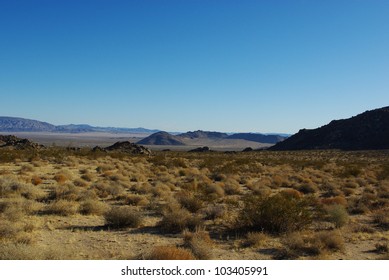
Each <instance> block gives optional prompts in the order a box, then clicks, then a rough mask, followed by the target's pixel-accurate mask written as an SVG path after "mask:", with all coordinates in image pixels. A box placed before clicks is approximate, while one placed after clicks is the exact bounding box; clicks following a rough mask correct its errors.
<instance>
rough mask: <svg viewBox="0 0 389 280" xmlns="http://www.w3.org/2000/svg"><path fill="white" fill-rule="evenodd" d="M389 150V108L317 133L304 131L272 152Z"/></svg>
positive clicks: (338, 123) (334, 122)
mask: <svg viewBox="0 0 389 280" xmlns="http://www.w3.org/2000/svg"><path fill="white" fill-rule="evenodd" d="M314 149H341V150H377V149H389V107H384V108H380V109H375V110H371V111H366V112H364V113H362V114H359V115H357V116H354V117H352V118H349V119H343V120H334V121H332V122H330V123H329V124H327V125H324V126H322V127H320V128H316V129H301V130H300V131H299V132H298V133H297V134H295V135H292V136H291V137H289V138H288V139H286V140H285V141H283V142H280V143H278V144H276V145H275V146H273V147H271V148H270V150H314Z"/></svg>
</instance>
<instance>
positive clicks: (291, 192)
mask: <svg viewBox="0 0 389 280" xmlns="http://www.w3.org/2000/svg"><path fill="white" fill-rule="evenodd" d="M280 193H281V194H282V195H283V196H286V197H291V198H295V199H300V198H302V197H303V194H302V193H301V192H299V191H298V190H295V189H291V188H288V189H283V190H282V191H281V192H280Z"/></svg>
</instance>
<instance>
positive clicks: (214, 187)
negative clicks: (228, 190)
mask: <svg viewBox="0 0 389 280" xmlns="http://www.w3.org/2000/svg"><path fill="white" fill-rule="evenodd" d="M204 192H205V194H207V195H208V197H209V198H211V199H215V198H219V197H223V196H224V189H223V187H222V186H220V185H219V184H211V185H208V186H207V187H205V188H204Z"/></svg>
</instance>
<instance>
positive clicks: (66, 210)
mask: <svg viewBox="0 0 389 280" xmlns="http://www.w3.org/2000/svg"><path fill="white" fill-rule="evenodd" d="M79 206H80V205H79V204H78V203H77V202H76V201H69V200H64V199H60V200H57V201H54V202H53V203H51V204H49V205H48V206H47V209H46V212H47V213H48V214H53V215H59V216H71V215H75V214H77V212H78V209H79Z"/></svg>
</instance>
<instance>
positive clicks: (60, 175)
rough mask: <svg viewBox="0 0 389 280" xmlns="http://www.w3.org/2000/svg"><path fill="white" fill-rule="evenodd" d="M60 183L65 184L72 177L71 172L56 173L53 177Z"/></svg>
mask: <svg viewBox="0 0 389 280" xmlns="http://www.w3.org/2000/svg"><path fill="white" fill-rule="evenodd" d="M53 179H54V180H55V181H56V182H57V183H58V184H65V183H66V182H67V181H69V180H71V179H72V176H71V174H70V173H69V172H66V171H62V172H59V173H57V174H55V175H54V178H53Z"/></svg>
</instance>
